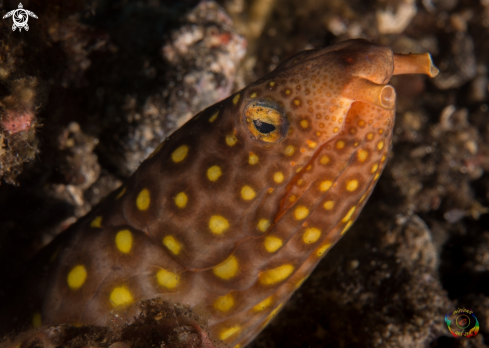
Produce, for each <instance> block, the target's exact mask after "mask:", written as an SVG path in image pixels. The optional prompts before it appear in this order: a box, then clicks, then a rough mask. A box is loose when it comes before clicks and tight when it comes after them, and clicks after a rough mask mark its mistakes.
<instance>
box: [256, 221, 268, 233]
mask: <svg viewBox="0 0 489 348" xmlns="http://www.w3.org/2000/svg"><path fill="white" fill-rule="evenodd" d="M269 227H270V221H269V220H267V219H260V221H258V229H259V230H260V231H261V232H266V231H267V230H268V228H269Z"/></svg>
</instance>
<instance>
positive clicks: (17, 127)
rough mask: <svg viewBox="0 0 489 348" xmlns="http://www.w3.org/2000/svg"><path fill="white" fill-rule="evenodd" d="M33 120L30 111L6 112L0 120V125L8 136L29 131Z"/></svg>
mask: <svg viewBox="0 0 489 348" xmlns="http://www.w3.org/2000/svg"><path fill="white" fill-rule="evenodd" d="M33 120H34V115H33V113H32V112H30V111H21V112H19V111H12V110H7V111H6V112H5V114H4V115H3V117H2V119H1V120H0V125H1V126H2V128H3V129H4V130H5V131H7V132H8V133H9V134H15V133H18V132H23V131H26V130H29V128H30V127H31V125H32V121H33Z"/></svg>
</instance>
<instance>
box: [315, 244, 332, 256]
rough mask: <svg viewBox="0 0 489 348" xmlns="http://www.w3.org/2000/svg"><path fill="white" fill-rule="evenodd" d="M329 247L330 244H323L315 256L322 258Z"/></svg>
mask: <svg viewBox="0 0 489 348" xmlns="http://www.w3.org/2000/svg"><path fill="white" fill-rule="evenodd" d="M330 247H331V244H324V245H323V246H320V247H319V248H318V250H317V251H316V255H317V256H323V255H324V254H325V253H326V251H327V250H328V249H329V248H330Z"/></svg>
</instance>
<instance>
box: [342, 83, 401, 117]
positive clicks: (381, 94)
mask: <svg viewBox="0 0 489 348" xmlns="http://www.w3.org/2000/svg"><path fill="white" fill-rule="evenodd" d="M341 95H342V96H343V97H345V98H348V99H351V100H354V101H362V102H366V103H369V104H374V105H377V106H379V107H381V108H383V109H387V110H393V109H394V108H395V107H396V91H395V90H394V87H392V86H391V85H378V84H376V83H373V82H371V81H369V80H365V79H362V78H356V79H354V80H353V81H352V82H350V83H349V84H348V86H347V87H346V88H345V90H343V92H342V93H341Z"/></svg>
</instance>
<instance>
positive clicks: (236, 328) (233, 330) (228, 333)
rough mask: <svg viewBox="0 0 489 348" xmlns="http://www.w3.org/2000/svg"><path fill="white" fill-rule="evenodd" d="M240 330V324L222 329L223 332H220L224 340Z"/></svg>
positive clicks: (220, 336)
mask: <svg viewBox="0 0 489 348" xmlns="http://www.w3.org/2000/svg"><path fill="white" fill-rule="evenodd" d="M240 330H241V326H239V325H236V326H233V327H230V328H229V329H226V330H223V331H221V333H220V334H219V338H220V339H221V340H223V341H224V340H226V339H228V338H229V337H231V336H233V335H235V334H237V333H238V332H239V331H240Z"/></svg>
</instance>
